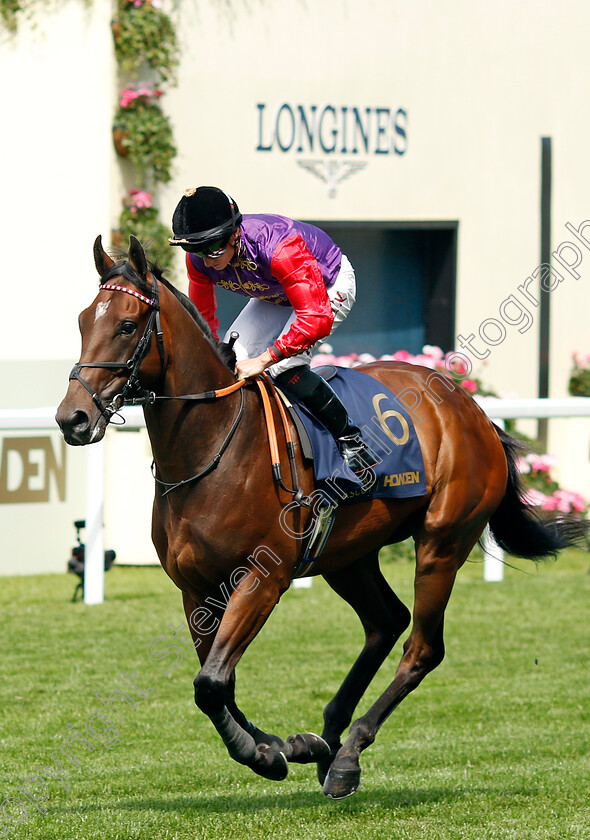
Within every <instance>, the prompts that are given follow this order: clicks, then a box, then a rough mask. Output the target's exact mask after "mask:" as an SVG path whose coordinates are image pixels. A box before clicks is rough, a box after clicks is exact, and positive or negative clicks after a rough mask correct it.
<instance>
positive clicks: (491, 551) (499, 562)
mask: <svg viewBox="0 0 590 840" xmlns="http://www.w3.org/2000/svg"><path fill="white" fill-rule="evenodd" d="M483 550H484V553H483V579H484V580H485V581H488V582H494V581H499V580H504V562H503V561H504V552H503V551H502V549H501V548H500V546H499V545H498V543H497V542H496V540H495V539H494V538H493V537H492V535H491V533H490V529H489V526H488V525H486V529H485V531H484V534H483Z"/></svg>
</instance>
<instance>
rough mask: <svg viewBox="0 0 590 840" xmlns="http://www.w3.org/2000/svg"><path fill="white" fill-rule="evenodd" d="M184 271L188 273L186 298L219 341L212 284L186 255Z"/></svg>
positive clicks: (188, 255)
mask: <svg viewBox="0 0 590 840" xmlns="http://www.w3.org/2000/svg"><path fill="white" fill-rule="evenodd" d="M186 270H187V273H188V296H189V298H190V299H191V300H192V302H193V303H194V304H195V306H196V307H197V309H198V310H199V312H200V313H201V315H202V316H203V318H204V319H205V320H206V321H207V323H208V324H209V326H210V327H211V331H212V333H213V335H214V336H215V339H216V340H217V341H219V335H218V334H217V331H218V330H219V319H218V318H217V316H216V315H215V312H216V310H217V300H216V299H215V286H214V285H213V282H212V281H211V280H210V279H209V278H208V277H207V275H206V274H202V273H201V272H200V271H199V270H198V269H197V268H195V267H194V265H193V263H192V261H191V258H190V254H187V255H186Z"/></svg>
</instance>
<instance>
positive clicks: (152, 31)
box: [112, 0, 179, 81]
mask: <svg viewBox="0 0 590 840" xmlns="http://www.w3.org/2000/svg"><path fill="white" fill-rule="evenodd" d="M161 5H162V4H161V2H160V0H117V12H116V18H115V20H114V21H113V26H112V29H113V37H114V39H115V52H116V55H117V60H118V62H119V65H120V67H121V69H122V70H123V72H124V73H134V72H136V71H137V70H138V69H139V68H140V66H141V64H142V63H143V62H144V61H145V62H146V63H147V64H148V65H149V66H150V67H151V68H152V69H153V70H156V71H157V72H158V73H159V75H160V77H161V78H162V79H163V80H164V81H173V80H174V74H175V71H176V66H177V65H178V52H179V50H178V43H177V39H176V32H175V29H174V26H173V24H172V21H171V20H170V18H169V17H168V15H167V14H165V13H164V12H163V11H162V9H161Z"/></svg>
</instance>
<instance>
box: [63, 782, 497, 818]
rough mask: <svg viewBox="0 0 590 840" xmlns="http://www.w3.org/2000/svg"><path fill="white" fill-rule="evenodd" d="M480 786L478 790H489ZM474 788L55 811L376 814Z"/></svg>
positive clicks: (149, 802)
mask: <svg viewBox="0 0 590 840" xmlns="http://www.w3.org/2000/svg"><path fill="white" fill-rule="evenodd" d="M486 792H487V791H485V790H483V789H478V790H477V793H486ZM473 793H474V790H473V789H469V790H464V791H462V790H459V791H458V790H451V789H450V788H432V789H420V788H417V789H415V790H410V789H400V790H395V791H391V790H387V789H385V788H377V789H373V790H369V791H362V790H361V791H359V792H358V793H357V794H356V795H355V796H350V797H347V798H346V799H342V800H339V801H335V800H332V799H327V798H326V797H324V796H323V794H322V792H321V790H320V789H319V787H318V790H317V793H316V792H311V791H302V792H300V793H288V794H287V793H283V794H277V795H276V796H273V795H271V794H263V795H262V796H257V795H256V794H255V793H253V794H252V795H250V796H247V795H244V794H237V795H231V794H220V795H219V796H216V795H211V796H197V797H191V796H177V797H174V798H171V799H162V798H153V797H152V798H147V799H129V800H127V801H125V800H120V799H119V800H117V801H116V802H113V804H112V806H111V805H110V804H109V803H108V802H104V803H103V804H102V805H100V804H99V803H93V804H84V805H80V806H78V807H72V808H55V809H54V811H55V813H58V812H59V813H78V814H80V815H82V814H84V813H92V812H95V811H103V810H108V811H117V810H120V811H161V812H177V813H187V814H189V813H192V814H193V815H196V814H198V813H203V814H220V815H225V816H227V815H228V814H230V813H233V814H235V815H236V816H239V815H240V814H251V813H259V812H263V811H295V810H300V809H305V808H314V809H317V808H318V807H329V808H331V809H333V810H337V809H341V812H342V814H345V815H349V814H351V813H359V812H360V813H362V812H363V811H365V810H369V809H370V810H371V812H372V813H373V814H374V812H375V808H376V807H381V808H383V809H386V810H388V811H391V809H392V808H395V809H397V810H403V809H407V810H412V809H413V808H416V807H418V806H421V805H429V804H435V803H441V802H442V803H448V804H450V803H453V802H456V801H458V800H460V799H463V798H465V797H467V796H472V795H473Z"/></svg>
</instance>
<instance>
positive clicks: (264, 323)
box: [223, 254, 356, 376]
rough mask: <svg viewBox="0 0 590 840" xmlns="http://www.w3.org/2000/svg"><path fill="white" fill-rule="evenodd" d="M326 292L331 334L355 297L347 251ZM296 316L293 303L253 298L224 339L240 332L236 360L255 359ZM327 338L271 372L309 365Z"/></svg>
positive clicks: (280, 363)
mask: <svg viewBox="0 0 590 840" xmlns="http://www.w3.org/2000/svg"><path fill="white" fill-rule="evenodd" d="M327 292H328V297H329V299H330V303H331V304H332V312H333V314H334V323H333V324H332V329H331V330H330V335H331V334H332V333H333V332H334V330H335V329H336V327H337V326H338V324H341V323H342V321H344V319H345V318H346V316H347V315H348V313H349V312H350V310H351V309H352V306H353V304H354V301H355V297H356V281H355V276H354V269H353V267H352V265H351V264H350V262H349V260H348V259H347V257H345V256H344V254H343V255H342V263H341V265H340V271H339V273H338V276H337V278H336V281H335V283H334V284H333V285H332V286H331V287H330V288H329V289H328V290H327ZM296 317H297V316H296V315H295V312H293V309H292V308H291V307H290V306H277V305H276V304H274V303H269V302H268V301H266V300H256V299H252V300H250V301H248V303H247V304H246V306H245V307H244V308H243V309H242V311H241V312H240V314H239V315H238V317H237V318H236V320H235V321H234V322H233V324H232V325H231V327H230V328H229V330H228V331H227V332H226V334H225V336H224V339H223V340H224V341H229V336H230V333H232V332H237V333H238V334H239V336H240V337H239V338H238V340H237V341H236V343H235V344H234V350H235V353H236V358H237V360H238V361H243V360H244V359H253V358H255V357H256V356H259V355H260V354H261V353H263V352H264V351H265V350H266V349H267V347H272V345H273V344H274V343H275V341H276V340H277V338H279V337H280V336H281V335H285V333H286V332H288V330H289V328H290V326H291V324H292V323H293V322H294V321H295V318H296ZM326 337H327V336H326ZM325 340H326V339H325V338H322V339H320V340H319V341H317V342H316V343H315V344H314V345H313V346H312V347H310V348H309V349H308V350H304V352H303V353H299V354H298V355H297V356H291V357H290V358H288V359H283V360H282V361H280V362H277V363H276V364H274V365H271V366H270V367H269V368H267V370H268V372H269V373H270V374H271V375H272V376H277V375H278V374H279V373H282V372H283V371H285V370H289V369H290V368H294V367H297V366H298V365H308V364H309V363H310V361H311V357H312V356H313V354H314V353H315V352H317V349H318V347H319V346H320V344H321V343H322V342H323V341H325Z"/></svg>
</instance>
